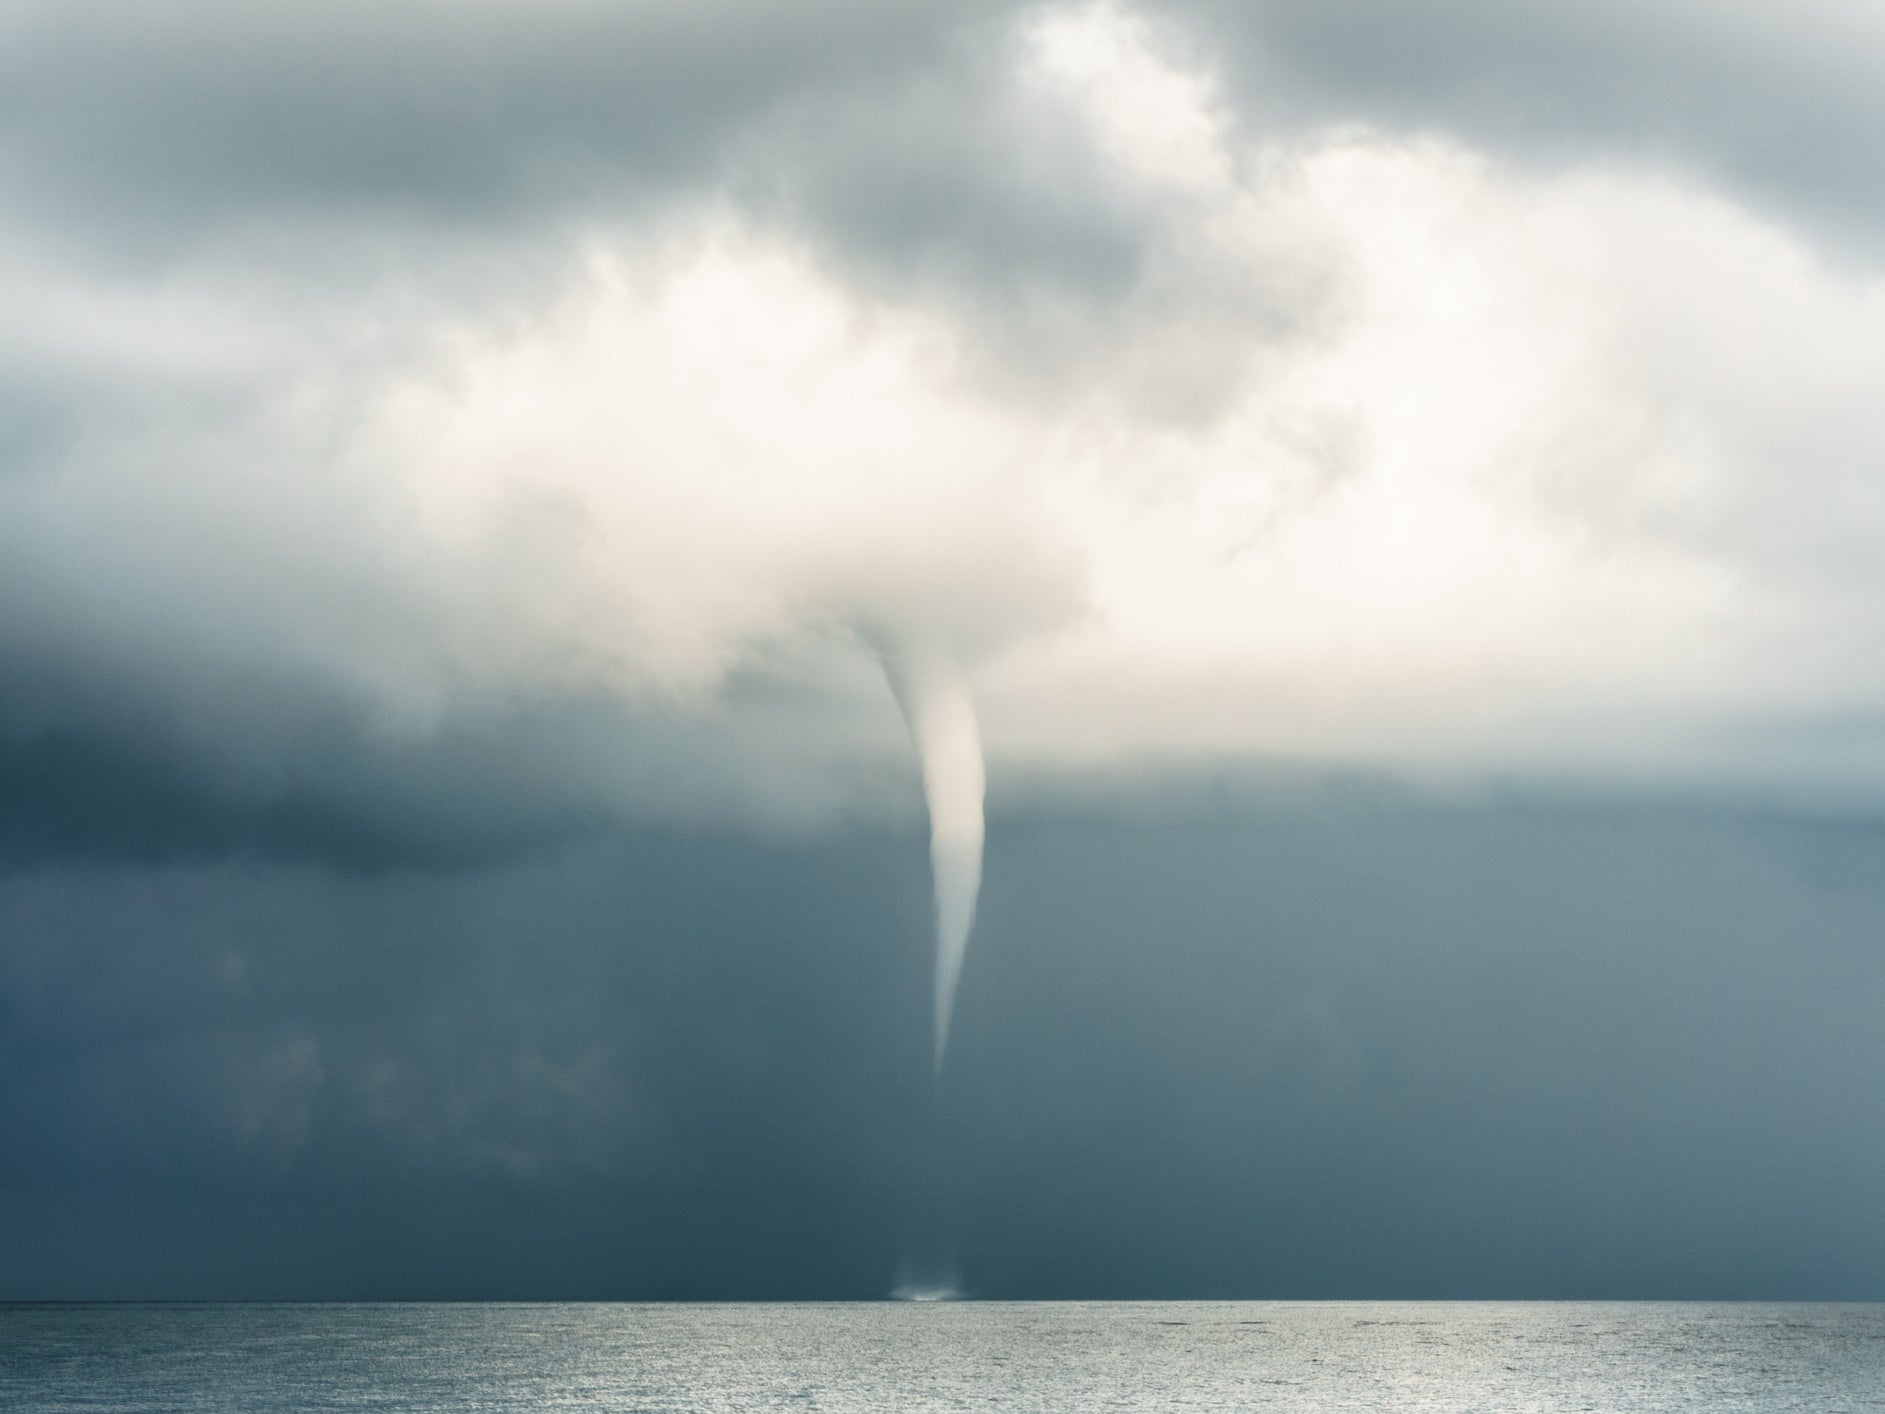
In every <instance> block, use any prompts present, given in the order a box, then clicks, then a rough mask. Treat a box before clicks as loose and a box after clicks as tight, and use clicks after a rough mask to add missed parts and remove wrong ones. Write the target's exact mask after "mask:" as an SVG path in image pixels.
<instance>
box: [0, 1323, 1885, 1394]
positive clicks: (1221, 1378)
mask: <svg viewBox="0 0 1885 1414" xmlns="http://www.w3.org/2000/svg"><path fill="white" fill-rule="evenodd" d="M0 1409H5V1410H9V1411H13V1410H18V1411H34V1414H38V1411H48V1414H50V1411H55V1410H87V1411H99V1410H139V1411H146V1410H149V1411H156V1410H178V1411H186V1410H187V1411H191V1414H215V1411H225V1410H229V1411H234V1410H242V1411H276V1410H281V1411H287V1410H294V1411H322V1410H342V1409H345V1410H362V1409H368V1410H381V1411H392V1410H453V1411H460V1410H462V1411H486V1410H533V1411H554V1410H575V1409H582V1410H660V1411H667V1410H675V1411H722V1410H752V1409H819V1410H839V1411H850V1410H870V1411H907V1410H958V1411H959V1410H1067V1411H1081V1414H1086V1411H1094V1410H1105V1409H1127V1410H1316V1411H1331V1410H1362V1409H1366V1410H1388V1409H1391V1410H1407V1411H1427V1410H1486V1411H1499V1414H1518V1411H1526V1410H1550V1411H1554V1414H1556V1411H1562V1410H1604V1411H1632V1410H1669V1409H1683V1410H1687V1409H1698V1410H1699V1409H1706V1410H1715V1411H1721V1410H1758V1411H1761V1412H1762V1414H1774V1411H1781V1410H1791V1409H1800V1410H1814V1411H1817V1414H1830V1412H1831V1411H1838V1410H1860V1409H1868V1410H1870V1409H1885V1306H1832V1305H1826V1306H1821V1305H1749V1304H1735V1305H1686V1304H1683V1305H1676V1304H1669V1305H1664V1304H1652V1305H1634V1304H1617V1305H1613V1304H1604V1303H1596V1304H1587V1303H1577V1304H1555V1303H1503V1302H1489V1303H1477V1302H1475V1303H1460V1304H1454V1303H1395V1302H1386V1303H1377V1302H1361V1303H1351V1302H1339V1303H1302V1304H1295V1303H1290V1304H1279V1303H1272V1302H1259V1303H1234V1302H1233V1303H1220V1302H1210V1303H1189V1302H1187V1303H1158V1304H1135V1303H1111V1302H1109V1303H1092V1304H1087V1303H1054V1304H1039V1305H1036V1304H1003V1303H993V1302H989V1303H984V1302H973V1303H959V1304H938V1305H895V1304H886V1305H754V1306H700V1305H686V1306H661V1305H646V1306H644V1305H619V1306H618V1305H587V1304H581V1305H517V1306H510V1305H471V1306H456V1305H392V1306H368V1305H346V1306H311V1305H287V1306H269V1305H201V1306H199V1305H156V1306H50V1305H49V1306H0Z"/></svg>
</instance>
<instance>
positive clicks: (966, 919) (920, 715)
mask: <svg viewBox="0 0 1885 1414" xmlns="http://www.w3.org/2000/svg"><path fill="white" fill-rule="evenodd" d="M885 671H886V673H887V674H888V676H889V678H890V687H891V690H892V691H893V692H894V693H896V697H897V705H898V706H899V707H901V708H902V709H903V719H904V721H905V722H906V723H908V724H909V728H910V737H911V739H912V740H913V741H914V742H915V743H916V754H917V757H918V758H919V760H920V761H921V762H922V766H923V799H924V802H925V804H926V805H927V806H928V808H929V862H930V872H931V874H932V875H933V877H934V879H935V885H936V998H935V1008H936V1010H935V1028H936V1029H935V1047H936V1049H935V1067H936V1072H937V1073H938V1074H941V1072H942V1063H943V1056H944V1054H945V1053H946V1052H947V1050H948V1048H949V1021H950V1017H951V1014H952V1013H953V1012H954V1010H955V1004H956V987H957V984H958V983H959V982H960V981H961V980H962V959H963V957H964V955H965V954H966V953H967V952H968V948H969V930H970V929H971V928H973V927H974V926H975V901H976V897H977V895H978V894H979V893H980V892H981V888H982V795H983V791H984V789H985V787H986V783H987V773H986V771H985V769H984V767H983V764H982V734H981V730H980V728H979V727H978V726H977V725H976V720H975V702H974V699H973V698H971V697H970V695H969V684H968V680H967V678H965V677H964V676H963V673H962V668H961V666H960V664H958V663H957V662H956V661H955V659H954V658H953V657H951V656H950V655H949V654H947V653H944V652H940V651H937V650H935V649H930V648H916V649H905V650H903V651H901V652H898V653H894V654H892V655H890V656H889V657H888V658H887V659H886V660H885Z"/></svg>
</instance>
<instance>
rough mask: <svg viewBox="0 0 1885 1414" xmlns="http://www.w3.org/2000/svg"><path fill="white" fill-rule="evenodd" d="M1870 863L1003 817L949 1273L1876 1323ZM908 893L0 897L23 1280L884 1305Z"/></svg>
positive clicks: (1540, 814) (732, 869)
mask: <svg viewBox="0 0 1885 1414" xmlns="http://www.w3.org/2000/svg"><path fill="white" fill-rule="evenodd" d="M1266 799H1267V803H1266ZM1875 846H1876V836H1875V835H1873V834H1866V833H1859V832H1854V831H1850V830H1840V829H1831V828H1828V827H1815V828H1804V827H1801V826H1798V825H1794V824H1789V823H1787V822H1785V821H1765V822H1764V821H1760V820H1755V819H1748V818H1739V819H1736V818H1729V817H1724V816H1722V815H1720V814H1707V813H1694V812H1682V811H1674V810H1627V809H1619V808H1603V809H1591V808H1567V807H1545V806H1538V805H1534V806H1523V805H1506V806H1498V805H1491V804H1485V805H1480V806H1475V807H1464V806H1460V807H1435V806H1432V805H1422V804H1420V803H1418V802H1417V801H1415V800H1412V799H1410V798H1406V797H1402V796H1398V795H1396V794H1395V793H1393V792H1383V791H1380V790H1370V791H1361V792H1352V791H1351V792H1337V793H1333V794H1330V793H1327V792H1322V791H1318V790H1309V789H1304V788H1298V789H1295V790H1293V791H1290V792H1283V793H1271V794H1270V795H1268V796H1267V798H1266V797H1255V798H1253V797H1250V796H1237V795H1223V796H1220V797H1219V804H1218V805H1217V806H1215V807H1210V808H1205V807H1201V806H1200V805H1198V804H1196V803H1194V804H1192V805H1189V806H1174V805H1173V804H1172V803H1171V802H1170V800H1169V798H1168V799H1166V800H1165V801H1163V802H1161V801H1160V800H1159V798H1157V797H1156V796H1132V797H1116V798H1114V799H1113V800H1112V802H1111V803H1110V805H1109V806H1108V807H1107V808H1106V809H1104V810H1097V811H1096V810H1095V809H1093V808H1092V805H1091V803H1089V805H1087V806H1082V807H1080V808H1077V809H1068V810H1065V811H1060V812H1052V811H1045V810H1040V809H1036V810H1032V811H1026V812H1022V813H1019V814H1016V813H1012V812H1010V813H1005V814H999V815H998V816H997V817H996V818H995V820H994V821H993V828H992V829H991V834H990V853H989V867H988V876H987V892H986V894H985V896H984V905H983V912H982V919H981V927H980V931H979V933H978V935H977V938H976V941H975V943H974V945H973V948H972V951H971V957H970V962H969V968H968V972H967V974H966V977H965V981H964V989H963V993H962V999H961V1011H960V1015H959V1017H958V1029H957V1032H956V1038H955V1045H954V1046H952V1049H951V1070H950V1071H949V1073H948V1075H947V1077H946V1088H945V1100H946V1103H945V1130H944V1136H943V1140H942V1143H941V1144H940V1145H939V1146H937V1147H936V1149H935V1150H933V1151H932V1152H940V1153H941V1154H942V1155H943V1156H944V1160H943V1161H944V1162H946V1163H947V1164H949V1165H950V1166H951V1168H952V1169H953V1178H952V1180H951V1181H952V1182H953V1184H954V1185H955V1187H956V1191H957V1197H958V1203H959V1207H960V1227H959V1242H960V1253H961V1259H962V1264H963V1268H964V1272H965V1276H966V1278H967V1280H968V1281H969V1282H970V1283H971V1284H972V1285H973V1286H974V1287H975V1289H977V1290H979V1291H982V1292H984V1293H987V1294H991V1295H1016V1296H1057V1295H1094V1296H1101V1295H1121V1294H1128V1293H1130V1294H1136V1295H1197V1294H1209V1295H1232V1294H1249V1295H1278V1294H1282V1295H1305V1294H1324V1295H1432V1296H1439V1295H1460V1296H1466V1295H1472V1296H1499V1295H1533V1296H1538V1295H1562V1296H1579V1295H1612V1296H1616V1295H1631V1296H1673V1295H1708V1296H1735V1295H1744V1296H1852V1297H1877V1296H1878V1295H1880V1291H1879V1288H1878V1285H1877V1281H1878V1278H1877V1273H1878V1271H1879V1270H1880V1259H1881V1256H1882V1255H1885V1228H1882V1227H1881V1226H1880V1224H1879V1221H1878V1215H1877V1209H1876V1204H1875V1202H1874V1201H1873V1193H1874V1188H1875V1184H1874V1175H1875V1174H1876V1172H1877V1169H1878V1166H1879V1164H1880V1162H1881V1161H1882V1160H1885V1152H1881V1148H1880V1139H1879V1135H1880V1134H1881V1133H1885V1124H1881V1119H1885V1116H1881V1114H1880V1113H1879V1102H1878V1098H1877V1094H1876V1086H1874V1085H1872V1084H1870V1082H1869V1079H1868V1077H1870V1076H1872V1075H1875V1074H1876V1073H1877V1070H1878V1066H1879V1065H1880V1063H1881V1061H1885V1055H1881V1051H1880V1040H1879V1036H1878V1031H1877V1027H1876V1025H1875V1024H1874V1017H1873V1013H1874V1011H1875V1007H1874V1006H1873V1000H1874V999H1875V998H1876V997H1877V996H1878V994H1879V989H1880V987H1881V985H1885V973H1882V971H1881V969H1882V967H1885V963H1882V962H1881V958H1880V954H1879V952H1878V949H1877V948H1876V946H1875V931H1876V930H1875V926H1874V924H1875V920H1876V917H1877V915H1878V909H1879V907H1880V905H1881V902H1885V900H1881V898H1880V893H1879V886H1878V879H1877V872H1876V870H1875V869H1874V868H1873V867H1872V865H1871V860H1872V858H1873V851H1874V849H1875ZM923 869H924V866H923V849H922V841H921V839H920V837H919V836H918V835H916V834H915V833H914V832H911V833H907V834H905V833H890V834H884V833H881V832H880V833H877V834H874V835H869V836H866V835H861V834H856V833H839V834H837V835H825V836H822V837H820V838H819V839H816V840H806V841H799V842H779V841H774V842H772V843H765V842H760V841H756V840H754V839H752V838H750V837H748V836H744V835H721V834H714V835H700V834H696V835H692V836H685V837H682V836H676V835H673V834H670V833H660V834H650V833H644V834H639V835H635V836H632V837H627V838H624V839H622V840H621V841H619V842H618V843H615V844H611V845H608V846H606V847H591V848H588V849H583V850H577V851H573V852H566V853H563V854H560V855H558V856H557V857H555V858H550V859H545V860H542V861H540V862H538V863H535V864H531V865H527V866H513V867H506V868H503V869H497V870H490V871H480V872H471V873H460V874H458V875H454V876H429V877H425V878H413V877H396V876H379V877H375V878H363V877H353V878H343V877H336V876H332V875H326V874H323V873H320V872H318V871H309V870H305V869H300V868H286V869H284V868H256V867H253V866H216V867H211V868H184V869H172V870H165V871H159V872H155V873H150V874H145V875H141V876H124V875H116V876H114V875H112V874H111V873H109V872H100V871H96V870H87V869H69V868H67V869H51V870H46V871H43V872H40V873H37V874H35V875H33V876H30V877H22V876H15V877H13V878H12V879H11V880H10V881H9V882H7V883H6V884H5V885H4V887H3V888H0V928H4V930H5V935H6V937H7V938H8V940H9V945H8V947H7V949H6V951H5V956H4V964H3V965H0V998H3V999H4V1004H5V1012H4V1015H5V1029H4V1032H3V1033H0V1034H3V1036H4V1054H5V1063H4V1066H0V1075H3V1076H4V1084H3V1085H0V1114H3V1115H4V1118H5V1121H6V1122H5V1126H4V1132H5V1133H6V1134H7V1135H8V1142H7V1147H6V1150H5V1151H4V1152H5V1169H4V1172H3V1173H0V1190H4V1192H5V1194H6V1198H7V1201H6V1204H5V1205H4V1208H3V1209H0V1211H3V1212H4V1214H5V1217H4V1219H3V1220H0V1222H3V1223H4V1226H3V1227H0V1244H3V1250H4V1252H5V1254H6V1258H7V1260H6V1261H5V1263H4V1264H0V1270H4V1271H5V1273H6V1283H7V1286H6V1290H5V1292H4V1293H3V1294H5V1295H7V1296H29V1295H30V1296H43V1295H140V1294H141V1295H188V1294H217V1295H236V1294H253V1295H262V1294H273V1295H351V1296H362V1295H442V1296H452V1295H462V1296H496V1295H504V1296H517V1295H561V1296H571V1295H581V1296H654V1295H754V1296H759V1295H774V1296H780V1295H797V1296H814V1295H855V1296H868V1295H874V1294H879V1293H881V1292H882V1291H883V1290H884V1289H885V1288H887V1287H888V1285H889V1284H890V1282H891V1280H892V1279H893V1275H894V1271H895V1264H896V1260H897V1255H898V1251H899V1246H900V1243H901V1242H902V1240H903V1234H904V1229H905V1226H906V1223H907V1220H908V1212H907V1210H908V1206H909V1204H910V1201H911V1198H912V1194H913V1193H914V1192H916V1191H917V1189H918V1176H917V1174H916V1172H915V1169H914V1166H915V1164H916V1163H917V1162H918V1161H919V1159H920V1158H921V1157H922V1155H923V1154H924V1153H925V1150H926V1144H925V1140H924V1135H923V1125H924V1115H925V1113H926V1109H927V1100H926V1092H927V1086H928V1076H927V1035H926V1031H925V1027H924V1016H925V1012H926V1004H927V997H926V995H925V993H926V981H927V974H928V949H929V920H928V918H927V916H926V915H927V887H926V881H925V877H924V872H923Z"/></svg>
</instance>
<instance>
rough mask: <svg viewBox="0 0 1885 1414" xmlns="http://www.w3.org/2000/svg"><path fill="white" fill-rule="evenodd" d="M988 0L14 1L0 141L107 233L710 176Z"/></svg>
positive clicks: (607, 199)
mask: <svg viewBox="0 0 1885 1414" xmlns="http://www.w3.org/2000/svg"><path fill="white" fill-rule="evenodd" d="M988 8H989V7H987V6H985V5H973V6H961V5H933V4H896V5H883V6H869V7H860V6H857V5H853V4H850V3H840V2H839V0H831V2H829V3H826V2H823V0H821V3H816V4H812V5H799V6H793V7H791V9H790V10H789V11H788V10H785V9H782V8H781V7H779V6H776V5H771V4H765V3H757V2H755V3H745V2H744V0H741V2H740V3H735V4H730V5H715V6H711V7H702V6H698V5H686V4H679V3H666V2H665V0H663V3H656V4H650V5H635V6H619V5H606V4H598V3H588V0H582V2H581V3H572V4H557V5H548V6H535V5H533V6H516V5H507V4H498V3H484V0H478V3H472V4H468V5H459V4H451V5H447V4H421V5H417V6H410V7H405V8H403V9H401V10H399V11H397V12H392V11H388V10H386V9H385V8H384V7H380V6H374V5H368V4H364V3H353V0H347V3H341V4H337V5H328V6H319V7H314V8H309V7H305V6H289V5H263V6H254V5H241V4H233V3H221V2H220V0H217V2H216V3H210V4H202V5H196V6H193V7H192V8H191V9H190V11H189V12H188V13H187V14H185V13H183V12H179V11H176V10H174V9H171V8H169V7H165V6H161V5H132V6H123V5H107V4H91V3H81V4H76V5H40V4H32V5H27V6H22V7H15V9H14V10H13V11H12V13H11V14H10V16H9V18H8V21H7V40H8V43H7V47H6V61H5V65H6V66H5V90H6V93H7V95H8V96H7V100H6V105H5V108H4V110H3V112H4V122H5V125H6V131H7V134H8V141H7V143H6V146H5V154H6V158H5V162H6V167H7V169H8V175H9V185H10V186H12V187H13V188H14V190H15V192H16V194H17V196H18V197H19V198H20V199H21V200H31V199H32V198H33V197H35V196H37V197H38V198H39V199H40V200H42V201H47V202H51V203H58V204H61V205H62V206H63V209H64V210H66V211H68V212H72V213H86V212H89V213H92V214H93V215H94V216H95V218H96V219H97V220H98V221H99V222H101V223H103V226H104V229H92V230H89V231H88V230H85V229H83V228H81V229H80V230H78V231H75V232H73V234H75V235H79V236H81V237H83V236H90V237H91V238H93V239H95V240H99V241H102V242H113V243H121V244H122V243H135V242H137V241H140V240H144V241H149V240H152V239H161V238H162V232H163V228H165V227H173V228H177V229H180V230H183V231H186V232H203V231H205V230H208V229H213V228H214V226H216V225H218V224H220V223H223V222H228V221H230V220H237V219H243V218H260V219H261V220H262V221H263V222H264V223H266V221H267V219H268V218H271V217H274V216H285V217H288V218H290V219H296V218H299V219H311V220H314V221H316V222H317V223H320V222H324V221H326V220H331V219H333V218H335V217H336V216H338V217H340V218H343V219H344V218H346V217H347V216H349V215H358V214H362V213H370V212H372V211H374V210H381V211H386V212H391V213H395V214H397V213H402V212H404V213H409V214H412V215H416V216H421V217H426V218H430V219H435V220H437V221H439V222H442V223H444V224H446V225H451V224H454V223H461V222H468V223H472V224H474V225H475V224H477V223H480V222H485V221H490V220H493V219H495V220H498V221H514V220H523V221H529V222H535V221H539V220H541V219H542V218H543V217H544V216H545V215H546V214H550V215H563V216H567V215H568V214H569V213H571V212H572V211H580V210H582V209H584V208H585V207H587V208H594V207H596V206H598V205H600V206H603V207H607V206H609V205H612V204H615V203H617V202H619V201H622V200H625V199H626V200H630V201H632V200H633V199H634V198H635V197H636V196H637V195H638V194H640V193H641V192H642V191H644V190H646V189H654V190H660V189H663V188H672V187H675V186H681V187H687V188H695V189H697V188H699V187H701V186H702V185H711V184H712V183H713V182H715V181H716V180H717V179H720V178H722V177H724V175H725V173H724V170H723V168H722V167H721V166H720V165H719V163H718V159H719V157H720V156H721V155H722V153H723V149H724V147H725V144H726V143H727V142H728V141H729V139H730V138H731V137H732V136H734V135H736V134H738V133H740V132H742V131H743V130H745V129H746V128H748V127H750V126H751V125H753V124H755V123H757V122H760V121H762V120H763V119H764V118H765V117H766V115H767V114H768V113H769V112H770V111H771V110H772V109H773V108H775V107H776V106H777V105H778V104H780V103H781V102H782V101H785V100H786V99H788V98H791V97H793V96H795V95H797V94H800V93H802V92H804V91H806V90H808V89H809V90H814V91H816V90H825V89H830V88H833V87H842V86H843V85H845V84H847V83H853V82H857V81H858V80H859V79H861V78H865V77H870V76H873V75H876V74H879V73H881V72H882V71H883V70H885V69H893V70H894V69H897V68H902V67H906V66H908V65H910V64H912V63H920V62H924V61H926V60H927V59H928V58H929V57H930V56H931V55H932V54H933V53H934V52H935V51H936V50H937V48H938V47H939V46H941V45H943V44H945V43H946V42H947V36H948V35H949V34H950V32H952V31H953V30H956V29H958V28H960V27H962V26H965V25H972V24H974V23H975V22H976V21H977V19H978V17H979V16H980V15H981V14H982V13H984V12H985V11H986V10H987V9H988ZM17 209H18V208H17V207H16V211H17Z"/></svg>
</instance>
